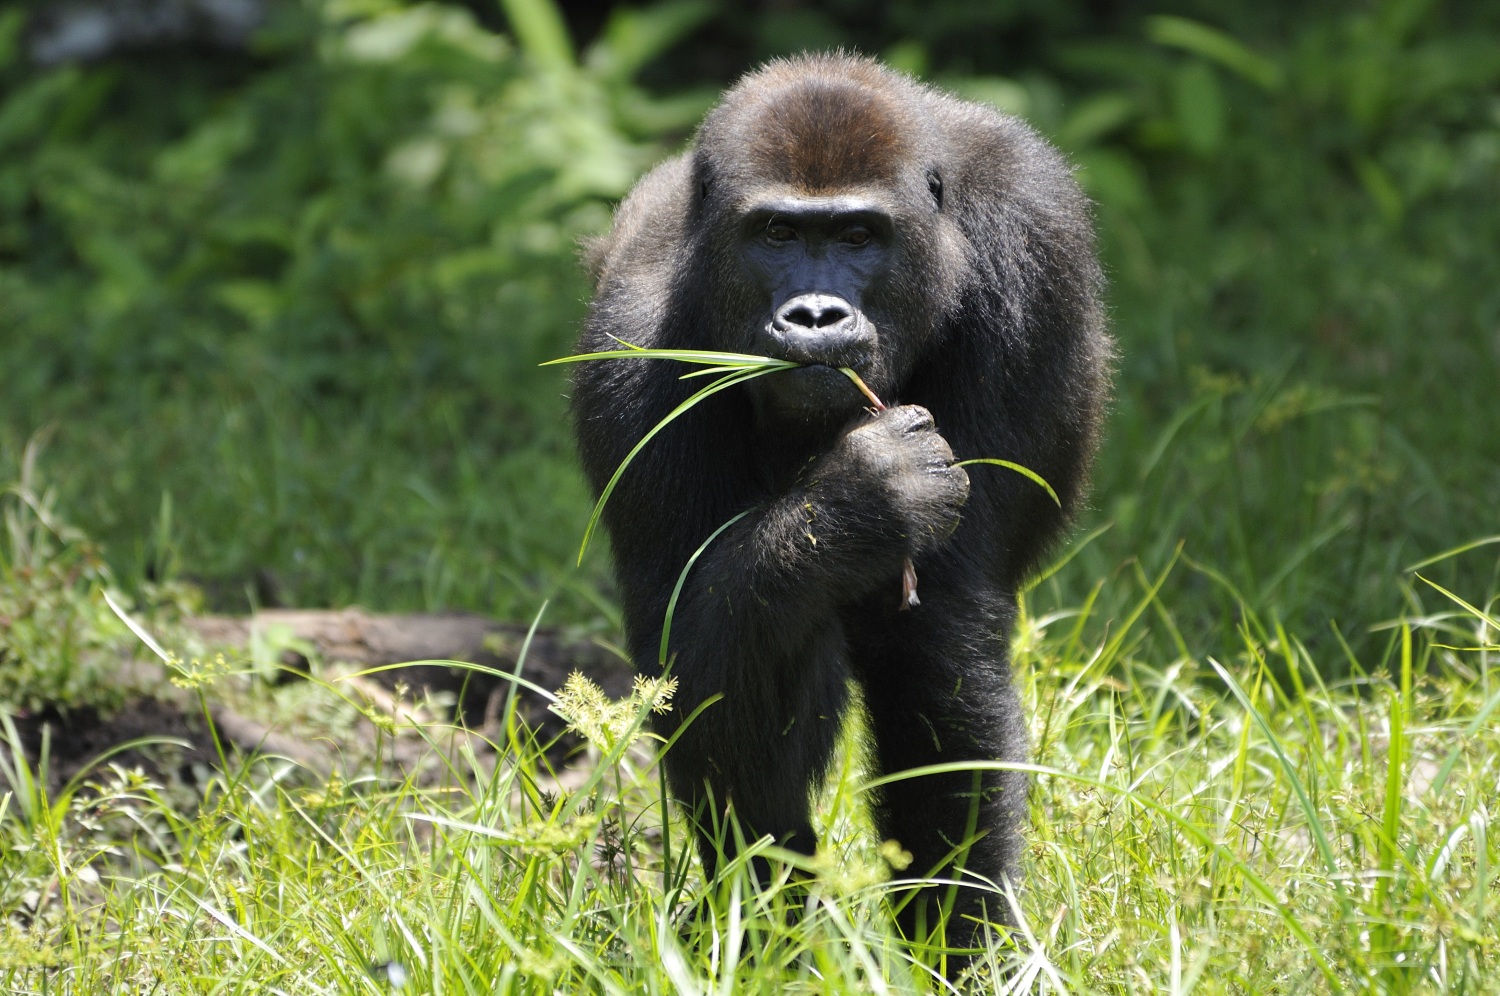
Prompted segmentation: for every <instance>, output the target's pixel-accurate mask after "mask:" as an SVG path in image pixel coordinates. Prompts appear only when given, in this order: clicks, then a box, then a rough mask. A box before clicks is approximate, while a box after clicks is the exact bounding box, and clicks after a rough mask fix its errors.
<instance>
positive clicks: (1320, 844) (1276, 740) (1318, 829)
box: [1207, 657, 1343, 896]
mask: <svg viewBox="0 0 1500 996" xmlns="http://www.w3.org/2000/svg"><path fill="white" fill-rule="evenodd" d="M1207 660H1208V664H1209V666H1210V667H1212V668H1213V669H1214V670H1215V671H1217V672H1218V674H1219V677H1220V678H1221V679H1222V680H1223V682H1224V684H1225V685H1227V686H1229V691H1230V692H1231V693H1232V694H1233V695H1234V697H1235V698H1236V699H1238V700H1239V703H1240V705H1241V706H1243V707H1244V709H1245V711H1246V712H1247V713H1249V714H1250V718H1251V719H1253V720H1254V721H1255V725H1256V726H1258V727H1260V731H1261V733H1263V734H1265V737H1266V740H1267V742H1269V743H1270V745H1271V750H1273V751H1274V752H1275V753H1276V759H1277V761H1278V762H1280V764H1281V770H1282V772H1283V773H1284V774H1285V775H1286V777H1287V781H1288V782H1290V783H1291V786H1292V791H1293V792H1295V793H1296V795H1297V802H1298V803H1299V804H1300V805H1301V807H1302V813H1303V815H1304V816H1305V817H1306V818H1307V827H1308V832H1309V833H1311V834H1312V837H1313V841H1314V843H1316V844H1317V848H1318V855H1319V856H1320V857H1321V858H1322V859H1323V865H1324V866H1325V867H1326V868H1327V869H1328V873H1329V875H1330V876H1332V879H1333V881H1334V883H1335V887H1336V888H1338V890H1339V894H1340V895H1341V896H1342V895H1343V888H1342V887H1341V886H1339V885H1338V883H1339V881H1340V880H1339V877H1338V876H1339V863H1338V858H1336V857H1335V856H1334V853H1333V844H1332V843H1331V842H1330V841H1329V839H1328V833H1327V831H1326V830H1324V829H1323V821H1322V819H1321V818H1320V817H1319V815H1318V809H1317V807H1316V806H1314V805H1313V801H1312V798H1311V797H1310V796H1308V794H1307V788H1306V787H1305V786H1304V785H1303V784H1302V779H1301V778H1300V777H1299V776H1298V774H1297V768H1296V766H1295V765H1293V764H1292V759H1291V758H1290V757H1288V756H1287V753H1286V749H1285V748H1284V747H1282V745H1281V738H1280V737H1278V736H1277V735H1276V731H1275V730H1273V729H1271V724H1270V723H1269V722H1268V721H1267V720H1266V717H1264V716H1262V715H1261V713H1260V710H1259V709H1257V708H1255V703H1254V702H1252V701H1251V700H1250V696H1248V695H1246V694H1245V690H1244V689H1243V688H1241V687H1240V683H1239V682H1238V681H1235V680H1234V675H1232V674H1230V673H1229V671H1228V670H1227V669H1226V668H1225V667H1224V665H1222V664H1220V663H1219V662H1218V661H1216V660H1214V659H1213V658H1212V657H1209V658H1207Z"/></svg>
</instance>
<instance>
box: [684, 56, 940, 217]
mask: <svg viewBox="0 0 1500 996" xmlns="http://www.w3.org/2000/svg"><path fill="white" fill-rule="evenodd" d="M917 86H918V85H917V84H915V83H914V82H913V81H911V80H910V79H908V78H907V77H905V76H902V75H900V74H898V73H895V72H892V71H891V70H889V69H886V68H885V67H883V66H881V65H879V64H878V63H876V62H873V61H871V60H869V59H864V58H859V57H856V56H850V55H846V54H843V53H830V54H825V55H814V56H803V57H801V58H799V59H796V60H777V61H775V62H772V63H770V64H768V65H766V66H765V67H763V68H761V69H759V70H757V71H755V72H753V73H750V74H749V75H747V76H745V77H744V78H743V79H741V80H740V81H739V83H737V84H736V85H735V86H734V88H733V89H731V90H730V91H729V92H728V93H726V94H725V96H724V100H723V102H722V103H721V104H720V105H719V106H718V108H716V109H715V110H714V111H713V113H712V114H710V115H709V117H708V119H707V120H706V121H705V122H704V124H703V129H702V131H701V132H700V134H699V139H698V144H699V147H700V148H703V147H707V148H719V149H722V148H732V149H735V150H736V151H737V153H739V155H738V156H737V158H736V160H735V161H732V162H716V163H714V164H713V165H714V167H715V170H716V171H723V172H724V173H725V174H727V175H729V176H730V177H733V178H743V177H746V176H749V177H754V178H755V179H757V180H760V181H761V182H766V183H772V184H780V185H784V186H785V187H786V188H788V189H789V190H791V191H794V192H796V193H799V194H806V195H819V194H827V193H832V192H842V191H847V190H849V189H850V188H851V187H853V186H859V185H860V184H862V183H872V184H881V185H886V186H889V185H893V184H896V183H899V182H900V181H901V179H903V176H902V173H901V168H902V167H903V166H906V165H908V164H910V163H911V162H912V160H913V158H914V150H915V147H916V145H917V136H918V134H919V133H920V132H921V131H923V130H924V129H922V127H921V123H920V122H919V121H918V120H916V119H915V118H914V117H913V115H911V113H910V111H909V107H910V106H911V105H910V102H909V101H905V100H903V99H902V98H903V97H905V95H906V94H907V92H908V91H910V90H912V89H915V88H917ZM747 134H749V135H753V136H754V139H755V140H754V141H753V142H744V141H736V139H737V138H740V137H741V136H745V135H747ZM851 181H852V182H851Z"/></svg>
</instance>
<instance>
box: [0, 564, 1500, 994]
mask: <svg viewBox="0 0 1500 996" xmlns="http://www.w3.org/2000/svg"><path fill="white" fill-rule="evenodd" d="M1468 555H1472V552H1470V553H1469V554H1468ZM1187 570H1191V568H1189V567H1188V566H1186V565H1185V564H1183V563H1182V562H1180V561H1179V560H1174V561H1171V562H1169V563H1168V564H1167V565H1166V566H1164V567H1163V568H1161V569H1160V570H1157V571H1155V572H1154V573H1148V572H1147V571H1146V570H1145V569H1143V568H1141V567H1139V566H1136V567H1132V568H1128V569H1126V570H1124V571H1121V572H1120V573H1119V574H1117V575H1116V576H1115V577H1113V578H1110V579H1107V580H1106V581H1102V582H1100V583H1099V585H1098V586H1096V588H1095V595H1096V597H1091V598H1090V599H1088V600H1086V601H1085V602H1083V603H1082V604H1077V605H1064V604H1053V603H1052V602H1051V600H1050V599H1049V598H1048V595H1047V592H1046V590H1045V589H1044V588H1042V587H1039V588H1037V589H1033V591H1032V592H1031V593H1030V594H1029V596H1028V597H1027V604H1026V605H1025V609H1024V611H1023V613H1022V616H1021V618H1020V620H1019V623H1018V627H1017V632H1016V660H1017V668H1018V673H1019V681H1020V682H1021V685H1022V690H1023V694H1024V697H1025V699H1026V702H1027V708H1028V712H1029V715H1030V716H1032V718H1033V725H1032V741H1033V756H1034V762H1033V763H1032V764H1031V765H1028V766H1027V769H1028V770H1029V771H1031V772H1032V774H1033V785H1034V788H1033V793H1032V826H1031V829H1030V830H1029V831H1028V835H1029V840H1030V843H1031V847H1030V857H1029V861H1028V865H1029V874H1028V880H1027V882H1026V885H1025V888H1024V889H1023V890H1022V891H1021V892H1020V893H1019V895H1018V896H1017V897H1016V898H1017V901H1018V903H1019V911H1020V915H1021V927H1020V932H1019V936H1018V937H1016V938H1013V939H1011V940H1010V941H1006V942H1004V943H1001V944H1000V945H998V946H997V947H996V949H995V951H994V952H993V954H992V956H991V957H990V958H988V959H987V960H986V962H985V963H984V965H982V966H981V968H980V971H981V972H983V973H989V972H992V971H994V970H995V969H996V968H997V967H999V966H1002V965H1003V966H1007V967H1008V969H1009V971H1008V974H1004V975H999V976H997V978H998V980H999V981H993V980H992V981H993V984H994V985H996V986H999V987H1001V988H1003V989H1005V990H1006V991H1014V992H1032V991H1036V992H1103V993H1126V992H1148V991H1149V992H1170V993H1187V992H1251V993H1302V992H1382V993H1385V992H1392V993H1399V992H1453V993H1495V992H1500V971H1497V970H1496V969H1495V967H1494V964H1495V959H1496V957H1497V955H1500V950H1497V949H1500V940H1497V930H1496V926H1497V924H1500V892H1497V889H1500V883H1497V881H1496V871H1495V869H1496V868H1497V863H1500V833H1497V831H1496V830H1495V828H1494V827H1493V825H1492V824H1493V814H1492V813H1491V807H1492V806H1493V805H1494V801H1493V800H1494V798H1495V788H1496V783H1497V779H1500V721H1497V713H1500V683H1497V681H1496V674H1495V667H1494V664H1495V661H1496V655H1497V654H1500V646H1497V638H1496V633H1497V627H1496V625H1495V624H1496V620H1495V618H1494V614H1493V612H1491V611H1490V610H1489V609H1486V608H1484V607H1483V606H1482V605H1476V604H1472V603H1471V604H1467V605H1466V604H1464V601H1463V600H1459V599H1458V596H1456V595H1455V596H1452V597H1450V596H1449V595H1447V594H1445V593H1442V592H1438V591H1436V590H1434V589H1433V588H1431V587H1429V586H1426V585H1422V584H1420V582H1418V583H1416V584H1415V585H1414V586H1413V587H1412V588H1410V589H1409V590H1408V593H1407V597H1408V600H1409V605H1408V607H1407V611H1405V612H1403V613H1402V614H1401V615H1400V616H1399V617H1398V618H1395V619H1392V621H1391V623H1390V626H1389V628H1388V630H1386V631H1385V632H1386V636H1387V642H1386V648H1385V652H1384V653H1383V654H1381V655H1380V656H1378V657H1375V658H1369V659H1358V658H1356V659H1353V660H1348V661H1345V662H1344V668H1345V670H1347V672H1348V677H1347V678H1344V679H1341V680H1339V681H1336V682H1329V681H1325V680H1324V679H1322V678H1321V677H1320V675H1321V674H1323V673H1327V672H1329V671H1331V670H1333V669H1331V668H1329V667H1328V662H1324V661H1320V660H1316V659H1314V658H1313V657H1312V656H1311V654H1310V652H1309V651H1308V649H1307V647H1308V640H1307V639H1306V634H1296V633H1291V632H1288V631H1287V630H1286V629H1285V628H1284V627H1283V626H1281V625H1279V624H1278V623H1277V622H1276V620H1275V619H1273V618H1265V617H1263V616H1261V615H1259V614H1258V613H1256V612H1255V611H1254V610H1253V608H1252V607H1250V606H1247V605H1243V604H1242V605H1241V609H1242V618H1241V624H1240V626H1239V630H1238V635H1237V637H1236V638H1235V640H1234V641H1233V642H1226V643H1225V644H1223V645H1220V646H1213V647H1192V646H1189V645H1187V644H1186V642H1185V641H1184V640H1183V638H1182V637H1181V633H1180V630H1179V628H1178V627H1177V626H1176V623H1175V620H1174V618H1173V615H1172V613H1171V611H1170V608H1169V606H1167V605H1165V604H1164V603H1163V602H1162V601H1161V598H1160V595H1159V593H1160V591H1161V590H1162V587H1163V583H1164V581H1165V580H1166V578H1167V575H1168V573H1169V572H1180V571H1187ZM1105 588H1112V589H1116V590H1114V591H1111V592H1109V595H1110V598H1111V599H1119V600H1124V601H1127V602H1128V603H1129V604H1130V606H1131V610H1130V611H1129V612H1127V613H1125V614H1123V615H1120V616H1117V617H1114V618H1111V619H1106V618H1102V617H1100V616H1099V615H1098V614H1097V612H1096V608H1095V607H1096V606H1097V605H1098V604H1100V598H1099V597H1097V596H1099V595H1102V594H1103V589H1105ZM1493 601H1494V599H1493V597H1491V599H1490V600H1489V602H1488V603H1487V604H1493ZM1172 645H1175V647H1176V652H1175V653H1171V654H1167V655H1162V654H1159V653H1157V652H1156V651H1155V650H1154V649H1152V648H1156V647H1159V646H1172ZM220 680H222V681H224V682H225V683H226V684H225V685H224V686H223V687H216V688H211V689H210V690H209V694H211V695H221V694H222V695H229V694H234V690H233V686H232V684H231V683H232V682H233V681H235V680H237V679H229V678H225V679H220ZM313 687H314V689H315V691H316V690H317V689H318V687H319V686H316V685H315V686H313ZM276 694H291V693H290V692H285V691H283V692H278V693H276ZM299 694H303V695H306V694H308V693H307V691H306V690H305V689H304V690H303V691H302V692H301V693H299ZM317 694H322V695H326V696H327V697H329V698H330V699H331V698H333V697H334V693H333V689H331V688H323V689H322V690H321V691H317ZM664 694H665V690H664V689H660V688H657V689H647V690H644V691H643V692H642V693H641V694H639V695H638V696H637V697H636V698H635V699H632V700H630V701H629V702H628V703H627V704H626V705H625V706H610V705H608V704H606V703H605V702H604V701H603V700H602V699H600V698H597V697H594V696H593V695H592V694H591V693H590V692H589V690H588V689H587V686H586V685H583V684H579V683H576V682H575V683H570V686H569V688H568V689H565V690H564V692H563V693H562V694H561V695H560V696H559V700H558V703H557V706H556V708H558V710H559V711H561V712H563V713H564V714H565V715H566V716H567V717H568V718H569V720H570V722H572V723H573V724H574V726H575V727H576V728H577V729H579V730H581V731H583V732H585V733H586V734H588V736H589V738H590V741H591V746H590V748H589V752H590V755H589V758H588V759H587V763H585V764H584V765H582V766H581V767H579V768H577V769H574V771H573V773H572V774H570V775H568V776H565V777H561V778H559V777H558V776H557V773H555V772H553V771H552V770H551V769H550V768H549V767H548V764H547V762H546V756H545V754H544V752H543V750H542V748H543V746H544V745H542V744H538V743H536V742H535V741H534V740H533V739H532V738H530V736H529V735H528V734H527V733H526V732H525V730H524V729H523V728H522V727H521V726H520V725H519V723H518V722H517V721H516V719H515V717H514V715H512V714H509V713H507V714H506V715H503V716H502V717H500V719H501V722H500V723H499V724H498V726H497V727H495V729H497V730H500V731H504V732H501V733H499V734H496V735H495V736H494V738H493V740H492V742H490V743H488V744H485V743H481V742H478V741H473V740H463V741H460V742H461V743H462V744H463V746H461V747H460V748H459V749H458V750H457V751H451V750H450V751H449V752H448V756H449V758H450V760H449V761H447V762H446V764H445V766H444V767H443V768H442V773H441V776H440V777H437V778H436V779H433V778H430V777H429V778H426V779H418V778H417V777H415V776H412V775H407V776H397V775H393V774H392V773H391V771H390V769H389V768H382V767H380V766H377V765H376V764H375V763H373V762H372V761H368V760H366V761H360V760H358V759H357V758H356V757H355V756H354V755H352V754H351V755H350V758H349V759H348V762H347V766H346V768H345V770H343V771H342V772H341V773H340V774H339V775H338V776H336V777H333V778H331V779H328V780H321V779H317V778H313V777H312V776H310V775H309V774H308V773H306V772H299V771H297V770H295V769H293V767H292V766H291V765H290V764H289V762H286V761H283V760H279V759H276V758H268V757H263V758H259V759H257V760H253V761H250V762H248V763H245V764H244V765H243V766H240V767H235V768H233V769H232V770H231V771H230V772H229V773H227V774H218V775H215V776H213V778H212V781H211V783H210V784H209V785H208V787H207V790H206V791H205V792H204V793H203V795H202V797H201V799H200V800H198V801H196V802H194V801H190V800H188V799H185V798H184V797H183V796H182V795H181V794H180V793H177V792H173V791H168V790H167V789H166V788H164V787H162V786H159V785H155V784H152V783H151V782H150V781H148V780H147V779H145V778H144V776H142V775H140V774H139V773H133V772H130V771H126V770H123V769H121V768H119V767H116V766H113V765H110V764H107V763H106V764H104V765H101V766H99V767H98V768H97V769H95V770H94V772H93V774H92V775H91V776H90V777H89V778H88V779H87V781H88V787H87V788H83V787H82V786H81V785H75V786H72V787H70V788H69V789H68V791H67V792H66V793H64V794H63V795H61V796H59V797H56V798H54V797H53V796H50V795H49V794H48V792H47V788H46V786H47V784H48V779H47V778H46V773H45V772H43V771H38V770H35V769H34V768H32V767H28V762H27V761H26V760H25V759H24V757H23V755H22V754H21V752H20V750H19V744H18V739H17V737H16V736H15V734H14V733H13V732H12V733H10V734H8V735H7V736H6V737H5V738H3V743H0V758H3V760H4V763H3V765H0V767H3V769H4V771H5V772H6V776H7V781H8V782H9V784H10V786H11V787H10V789H8V790H7V792H6V793H5V794H4V795H3V796H0V842H3V845H4V857H3V862H0V901H3V903H4V905H5V908H6V909H8V910H10V911H12V913H11V915H10V917H9V918H8V919H7V920H6V926H5V927H4V932H3V933H0V982H3V983H4V985H5V986H6V987H7V990H6V991H9V992H17V993H21V992H25V993H31V992H43V991H45V992H52V993H100V992H193V993H197V992H204V993H208V992H214V993H220V992H233V993H239V992H288V993H387V992H396V991H400V992H417V993H429V992H430V993H495V992H538V993H540V992H605V993H625V992H631V993H634V992H646V993H654V992H673V993H675V992H691V993H729V992H735V993H749V992H768V993H769V992H783V991H794V992H827V993H856V992H858V993H865V992H921V991H946V989H947V983H945V982H943V981H942V980H941V979H940V978H939V977H938V976H937V975H936V974H935V973H934V967H935V965H936V964H937V963H938V958H939V957H940V952H933V951H920V950H913V949H912V948H910V947H908V946H907V945H905V944H904V943H903V942H901V941H900V940H899V939H898V938H896V937H895V936H894V934H893V932H892V928H891V926H890V921H889V917H888V912H887V903H888V900H889V899H891V898H892V897H895V896H899V894H900V891H901V890H902V889H903V888H904V884H905V883H906V882H907V881H908V879H906V878H905V876H906V875H907V874H909V872H908V873H903V872H900V871H893V870H892V867H891V866H890V865H889V864H888V862H887V858H892V857H899V848H896V847H893V845H890V844H887V843H885V842H881V841H878V840H875V839H873V838H872V837H871V836H870V835H869V830H868V822H867V820H866V819H865V816H864V812H863V809H862V805H861V801H860V800H861V798H862V795H863V793H864V792H865V791H866V790H867V789H868V788H869V787H871V784H872V783H871V781H870V780H869V776H868V775H867V774H866V772H865V771H864V770H863V768H862V764H861V758H862V754H861V751H860V750H859V748H858V742H859V729H858V722H857V720H856V721H855V722H854V723H852V724H851V726H850V728H849V729H848V730H847V731H846V744H845V750H844V751H843V752H841V755H840V761H839V763H838V765H837V766H836V769H835V770H834V772H833V773H832V774H831V775H830V777H829V780H828V784H827V786H826V788H825V790H824V791H823V793H822V794H821V795H820V797H819V799H818V803H817V806H816V819H817V821H818V823H819V825H820V829H821V831H822V839H823V841H824V845H823V849H822V850H821V851H820V852H819V854H818V855H817V857H816V858H814V859H810V860H809V859H800V858H797V857H796V856H793V855H788V854H784V853H781V852H778V851H776V849H774V848H772V847H771V846H770V844H769V842H753V843H751V844H750V846H749V847H748V848H747V851H746V854H745V855H742V856H741V859H739V860H737V861H735V862H732V863H730V864H729V865H728V867H727V868H726V869H725V871H724V873H723V874H722V875H721V876H720V878H719V880H718V881H716V882H713V883H708V882H704V881H703V880H702V878H701V875H700V874H699V872H698V870H697V868H696V865H695V863H694V858H693V857H692V849H691V847H689V846H688V845H687V841H686V839H685V837H684V836H683V834H682V829H681V828H680V827H679V826H675V825H674V826H671V827H670V828H669V831H668V832H667V833H666V834H665V835H664V834H663V828H662V822H661V813H662V811H663V809H662V806H661V783H660V780H659V778H658V776H657V771H656V767H655V761H656V757H657V755H658V752H659V751H660V749H661V745H660V744H658V743H655V742H654V741H652V740H650V739H649V738H645V737H642V735H641V730H642V721H643V719H644V716H645V713H646V711H647V710H648V709H649V708H651V707H652V706H653V705H656V706H661V705H662V704H663V701H662V700H663V696H664ZM710 708H711V707H710ZM400 722H401V720H399V719H398V718H395V717H386V719H385V729H386V732H385V733H384V734H382V735H383V736H386V737H390V736H396V735H399V736H400V737H403V738H413V737H425V738H428V739H429V740H431V741H432V742H433V743H434V745H437V743H438V740H439V739H440V738H441V737H442V736H443V734H442V731H440V730H431V729H428V730H402V731H398V726H399V724H400ZM667 749H668V750H670V747H668V748H667ZM762 853H764V854H767V855H770V856H772V857H773V858H774V859H776V861H777V863H776V867H779V868H782V869H783V874H782V876H781V877H780V878H779V879H778V881H777V884H776V885H774V886H773V887H772V888H770V889H767V890H764V891H758V890H757V889H756V888H755V887H754V886H753V885H752V881H753V880H752V878H751V876H750V875H749V874H748V872H747V868H746V860H745V859H746V858H747V857H748V856H749V855H755V854H762ZM793 864H796V865H797V866H798V870H799V872H800V875H799V878H804V879H805V880H806V881H805V882H804V883H803V884H799V885H796V886H792V885H789V884H788V883H789V881H790V878H791V868H792V865H793ZM897 864H899V860H898V861H897ZM911 871H914V870H911ZM893 876H894V877H893ZM793 913H795V914H796V915H792V914H793ZM990 984H991V982H985V983H984V985H986V986H988V985H990Z"/></svg>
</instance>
